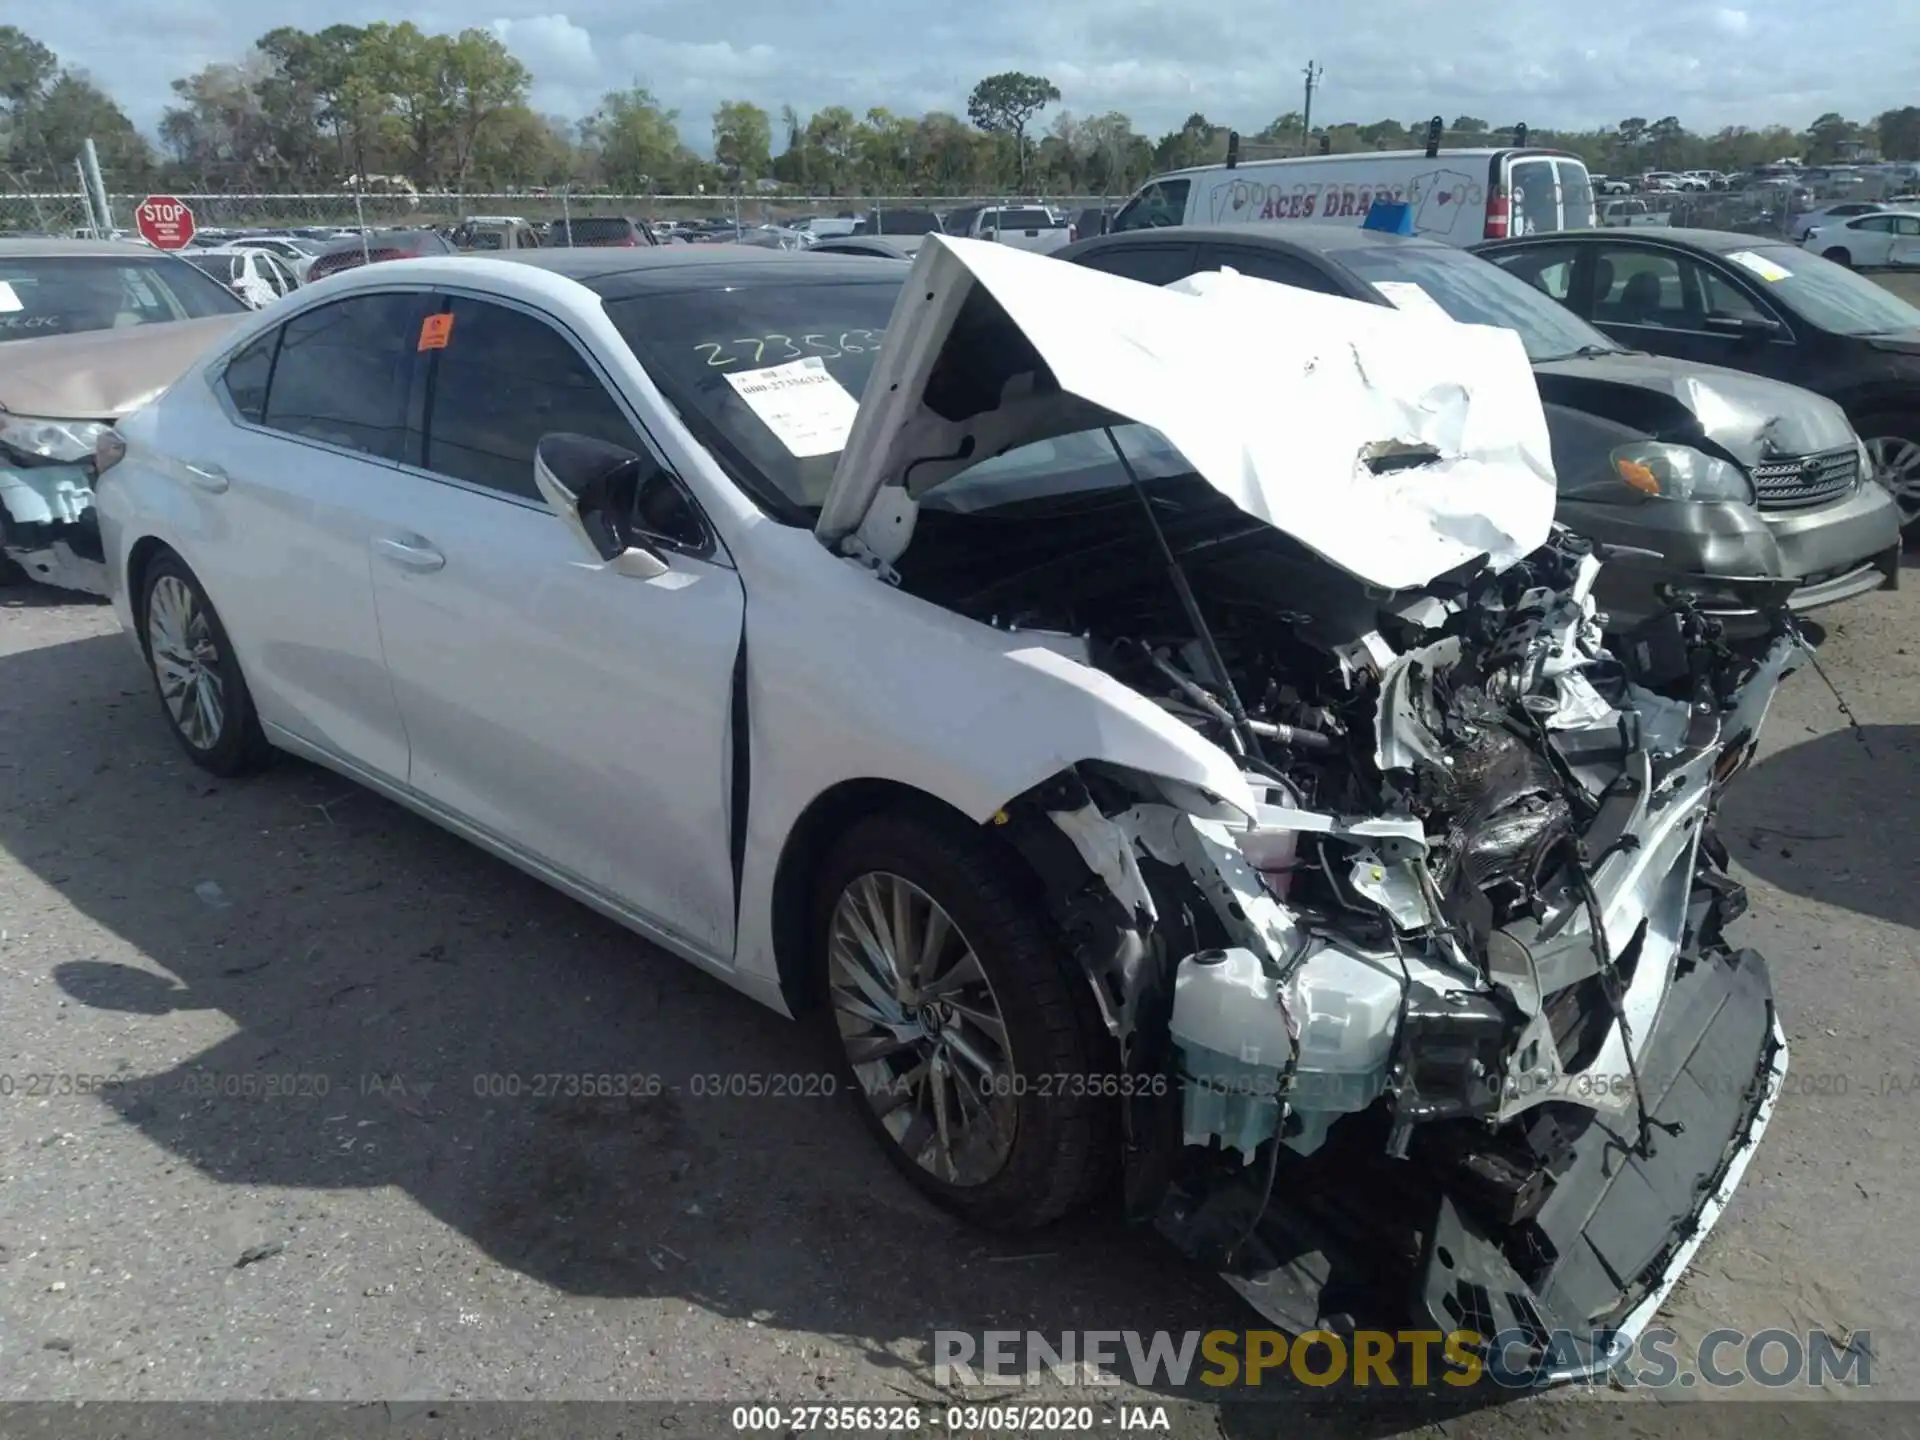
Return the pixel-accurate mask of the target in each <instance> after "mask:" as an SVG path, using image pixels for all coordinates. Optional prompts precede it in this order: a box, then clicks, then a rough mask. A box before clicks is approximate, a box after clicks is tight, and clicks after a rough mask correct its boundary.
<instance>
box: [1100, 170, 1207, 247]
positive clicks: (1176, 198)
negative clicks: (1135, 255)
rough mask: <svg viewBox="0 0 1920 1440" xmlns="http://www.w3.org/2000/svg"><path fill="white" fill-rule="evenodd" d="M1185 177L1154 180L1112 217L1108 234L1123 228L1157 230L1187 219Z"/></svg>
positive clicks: (1188, 185)
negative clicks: (1182, 178)
mask: <svg viewBox="0 0 1920 1440" xmlns="http://www.w3.org/2000/svg"><path fill="white" fill-rule="evenodd" d="M1191 188H1192V182H1191V181H1188V180H1156V181H1154V182H1153V183H1152V184H1150V185H1148V186H1147V188H1146V189H1144V190H1142V191H1141V192H1140V193H1139V194H1138V195H1136V196H1134V197H1133V199H1131V200H1129V201H1128V202H1127V203H1126V205H1125V207H1124V208H1122V210H1121V211H1120V213H1119V214H1118V215H1116V216H1114V217H1113V224H1112V225H1111V226H1110V227H1109V229H1108V233H1109V234H1118V233H1119V232H1120V231H1122V230H1158V229H1163V228H1165V227H1167V226H1169V225H1184V224H1186V222H1187V191H1188V190H1189V189H1191Z"/></svg>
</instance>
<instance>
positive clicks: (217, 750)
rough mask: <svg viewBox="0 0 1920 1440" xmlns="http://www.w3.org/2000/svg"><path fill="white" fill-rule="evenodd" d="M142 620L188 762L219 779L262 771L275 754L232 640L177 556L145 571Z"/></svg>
mask: <svg viewBox="0 0 1920 1440" xmlns="http://www.w3.org/2000/svg"><path fill="white" fill-rule="evenodd" d="M139 614H140V639H141V646H142V648H143V649H144V650H145V651H146V655H147V668H148V670H150V671H151V672H152V673H153V685H154V689H155V691H156V692H157V693H158V694H159V696H160V708H161V711H162V712H163V713H164V714H165V715H166V717H167V728H168V729H170V730H171V731H173V738H174V739H175V740H177V741H179V742H180V748H181V749H183V750H185V751H186V752H187V757H188V758H189V759H190V760H192V761H193V763H194V764H196V765H198V766H199V767H200V768H201V769H202V770H206V771H209V772H211V773H212V774H215V775H219V776H223V777H230V776H235V775H244V774H246V773H247V772H248V771H250V770H257V769H259V768H260V767H261V766H262V765H264V764H265V763H266V762H267V760H268V758H269V757H270V755H271V754H272V752H271V750H270V749H269V748H268V745H267V738H266V735H265V733H264V732H263V731H262V730H261V728H260V717H259V715H258V714H257V713H256V712H255V710H254V708H253V696H252V694H251V693H250V692H249V691H248V689H247V682H246V679H245V677H243V676H242V675H241V673H240V661H239V658H238V657H237V656H236V655H235V654H234V651H233V642H232V641H231V640H230V639H228V638H227V630H226V627H225V626H224V625H222V624H221V623H220V616H219V614H218V613H217V612H216V611H215V610H214V608H213V604H212V602H211V601H209V600H208V599H207V596H206V592H205V591H204V590H202V589H201V588H200V581H199V580H198V579H197V578H196V577H195V576H194V573H193V572H192V571H191V570H189V569H188V568H187V566H186V563H185V562H184V561H183V560H181V559H180V557H179V556H177V555H174V554H171V553H168V554H164V555H160V556H158V557H156V558H155V559H154V561H153V563H152V564H150V565H149V566H147V569H146V573H145V575H144V576H142V578H141V586H140V611H139Z"/></svg>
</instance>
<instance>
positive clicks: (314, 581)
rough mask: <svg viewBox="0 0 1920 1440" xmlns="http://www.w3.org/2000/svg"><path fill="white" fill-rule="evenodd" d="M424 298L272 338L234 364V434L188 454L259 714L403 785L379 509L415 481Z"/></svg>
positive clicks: (209, 555)
mask: <svg viewBox="0 0 1920 1440" xmlns="http://www.w3.org/2000/svg"><path fill="white" fill-rule="evenodd" d="M431 298H432V297H431V296H429V295H428V294H427V293H425V292H424V291H404V290H402V291H393V292H376V293H373V294H363V295H354V296H350V297H349V298H347V299H344V300H339V301H336V302H334V303H333V304H331V305H321V306H318V307H316V308H314V309H312V310H308V311H304V312H303V313H301V314H299V315H296V316H295V317H294V318H293V319H291V320H289V321H288V322H287V323H286V324H284V325H280V326H276V327H275V328H274V329H272V330H270V331H268V332H267V333H266V334H264V335H262V336H260V337H259V338H258V339H256V340H255V341H254V342H253V343H252V344H250V345H248V346H247V347H246V348H245V349H243V350H241V351H239V352H238V353H237V354H236V355H235V356H234V357H233V359H232V360H230V361H229V362H228V363H227V366H226V369H225V372H224V375H223V378H222V381H221V388H222V389H223V390H224V391H225V400H226V404H227V405H228V406H229V407H230V411H229V419H230V420H231V421H232V422H234V423H230V424H228V425H226V426H224V427H219V428H218V430H217V432H216V433H215V434H213V435H211V436H209V437H208V438H209V440H210V443H209V444H208V445H207V446H206V447H205V449H206V453H201V451H200V450H199V449H198V448H195V449H194V450H193V453H182V454H181V455H180V457H179V458H180V459H181V460H182V461H184V462H185V463H186V464H187V466H188V467H189V479H190V480H191V482H192V488H191V490H190V491H189V492H188V493H190V494H191V495H192V496H193V499H194V503H195V504H196V505H197V506H199V507H200V508H201V510H202V512H203V514H202V515H201V517H199V520H198V523H197V525H196V527H195V528H196V529H198V531H199V532H200V533H203V534H207V535H212V536H216V537H222V536H224V537H228V538H226V539H225V540H224V541H222V542H221V543H214V544H209V545H206V546H204V547H200V548H199V549H197V550H196V552H195V553H194V554H193V555H192V556H191V559H192V562H193V564H194V565H195V567H196V569H198V570H199V571H200V573H201V579H202V580H203V581H204V582H205V583H206V585H207V587H208V592H209V594H210V595H211V596H212V598H213V600H214V602H215V604H217V605H218V606H219V607H220V612H221V614H222V615H223V616H224V617H225V618H226V621H227V624H228V627H229V629H230V630H231V631H232V632H233V634H234V636H235V641H236V643H237V644H239V645H240V646H241V647H242V650H243V653H244V655H245V658H246V660H247V662H248V670H247V678H248V681H249V684H250V685H251V688H252V690H253V692H254V698H255V701H256V703H257V704H258V705H259V707H260V714H261V718H262V719H264V720H266V721H268V722H269V723H271V724H274V725H278V726H280V727H282V728H283V729H285V730H287V731H289V732H291V733H292V734H294V735H295V736H298V737H299V738H301V739H303V740H306V741H308V742H309V743H311V744H313V745H316V746H319V747H320V748H322V749H325V750H327V751H329V752H330V753H332V754H334V755H336V756H339V757H341V758H343V759H346V760H348V761H351V762H352V763H354V764H357V765H360V766H362V767H364V768H366V769H369V770H372V771H373V772H375V773H376V774H378V775H381V776H384V777H386V778H388V779H391V780H397V781H404V780H405V779H406V774H407V738H406V732H405V731H404V729H403V728H402V727H401V723H400V712H399V708H398V706H397V705H396V704H395V702H394V698H393V687H392V685H391V683H390V682H389V681H388V679H387V668H386V660H385V657H384V656H383V654H382V652H381V648H380V627H379V623H378V621H377V619H376V617H375V614H374V608H373V587H372V581H371V579H370V577H369V571H370V568H371V567H370V564H369V550H368V545H369V541H370V539H371V536H372V523H373V522H372V519H371V516H372V515H373V514H374V512H375V509H376V504H375V502H376V500H377V499H378V498H379V497H382V496H384V495H390V494H391V492H392V491H393V490H394V489H395V488H396V487H398V486H399V485H401V484H404V483H409V482H408V481H407V480H406V477H405V476H403V475H402V473H401V471H400V470H399V469H398V468H397V461H398V459H399V457H400V455H401V453H402V447H403V446H404V444H405V441H406V435H407V415H408V401H409V393H410V390H411V387H412V382H413V371H414V348H413V345H414V338H415V336H416V335H417V334H418V333H419V329H420V317H421V316H422V315H423V314H425V313H426V309H427V306H428V305H429V304H430V303H431Z"/></svg>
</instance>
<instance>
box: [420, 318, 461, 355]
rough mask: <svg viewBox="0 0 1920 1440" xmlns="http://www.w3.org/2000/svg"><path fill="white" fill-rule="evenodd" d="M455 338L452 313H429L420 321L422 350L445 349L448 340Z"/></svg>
mask: <svg viewBox="0 0 1920 1440" xmlns="http://www.w3.org/2000/svg"><path fill="white" fill-rule="evenodd" d="M452 338H453V316H452V315H451V314H444V315H429V316H427V318H426V319H424V320H422V321H421V322H420V345H419V348H420V349H422V350H444V349H446V348H447V341H449V340H451V339H452Z"/></svg>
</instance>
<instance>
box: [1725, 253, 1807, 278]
mask: <svg viewBox="0 0 1920 1440" xmlns="http://www.w3.org/2000/svg"><path fill="white" fill-rule="evenodd" d="M1727 258H1728V259H1729V260H1731V261H1733V263H1734V264H1736V265H1739V266H1742V267H1744V268H1745V269H1748V270H1751V271H1752V272H1753V273H1754V274H1756V275H1758V276H1759V277H1760V278H1761V279H1762V280H1765V281H1768V282H1769V283H1774V282H1778V281H1781V280H1786V279H1789V278H1791V277H1792V275H1793V272H1792V271H1791V270H1789V269H1787V267H1786V266H1784V265H1776V264H1774V263H1773V261H1771V260H1769V259H1767V257H1766V256H1764V255H1756V254H1755V253H1754V252H1753V251H1751V250H1735V251H1734V252H1732V253H1731V254H1730V255H1728V256H1727Z"/></svg>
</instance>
